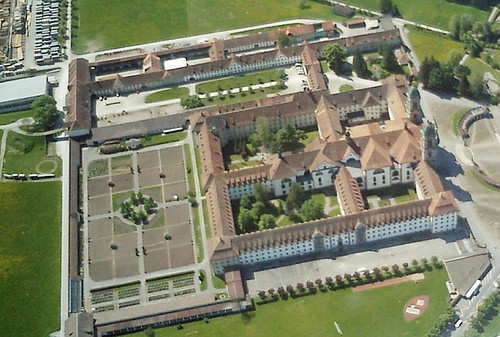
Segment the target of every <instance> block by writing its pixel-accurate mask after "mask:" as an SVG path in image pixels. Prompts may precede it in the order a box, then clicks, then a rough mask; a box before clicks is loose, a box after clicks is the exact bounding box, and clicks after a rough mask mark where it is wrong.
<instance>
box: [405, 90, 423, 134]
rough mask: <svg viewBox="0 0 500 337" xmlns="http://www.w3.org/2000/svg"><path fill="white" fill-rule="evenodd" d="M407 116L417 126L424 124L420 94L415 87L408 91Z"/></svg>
mask: <svg viewBox="0 0 500 337" xmlns="http://www.w3.org/2000/svg"><path fill="white" fill-rule="evenodd" d="M405 95H406V103H405V108H406V114H407V115H408V117H410V120H411V121H412V122H413V123H414V124H417V125H420V124H422V118H423V115H424V114H423V112H422V108H421V107H420V93H419V92H418V89H417V88H416V87H415V86H413V85H412V86H410V87H409V88H408V90H407V91H406V94H405Z"/></svg>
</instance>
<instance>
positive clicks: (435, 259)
mask: <svg viewBox="0 0 500 337" xmlns="http://www.w3.org/2000/svg"><path fill="white" fill-rule="evenodd" d="M431 262H432V265H433V266H434V268H439V265H440V264H439V259H438V257H437V256H435V255H433V256H432V257H431Z"/></svg>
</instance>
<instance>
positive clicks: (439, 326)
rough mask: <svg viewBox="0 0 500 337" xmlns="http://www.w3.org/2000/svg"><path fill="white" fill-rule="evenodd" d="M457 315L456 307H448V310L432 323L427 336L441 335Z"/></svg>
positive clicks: (437, 336)
mask: <svg viewBox="0 0 500 337" xmlns="http://www.w3.org/2000/svg"><path fill="white" fill-rule="evenodd" d="M453 317H455V309H453V308H452V307H447V308H446V310H445V311H444V312H443V313H442V314H441V315H439V317H438V318H437V320H436V321H435V322H434V324H433V325H432V328H431V329H430V330H429V332H428V333H427V335H426V336H427V337H440V336H441V331H442V330H443V328H444V327H445V326H446V324H448V323H449V322H450V321H451V320H452V319H453Z"/></svg>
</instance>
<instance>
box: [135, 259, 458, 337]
mask: <svg viewBox="0 0 500 337" xmlns="http://www.w3.org/2000/svg"><path fill="white" fill-rule="evenodd" d="M332 276H334V275H332ZM447 279H448V276H447V274H446V271H445V270H444V268H443V269H440V270H436V271H433V272H427V273H425V280H423V281H421V282H418V283H415V282H406V283H401V284H398V285H393V286H387V287H384V288H379V289H375V290H370V291H363V292H357V293H353V292H352V289H350V288H347V289H343V290H337V291H327V292H326V293H322V292H318V293H317V294H315V295H310V296H306V297H300V298H297V299H291V298H290V299H288V300H287V301H283V300H280V301H278V302H275V303H269V304H266V305H259V306H257V308H256V311H254V312H249V313H248V315H247V317H246V318H245V317H244V316H243V315H241V314H240V315H230V316H226V317H222V318H218V319H213V320H209V322H208V323H205V322H203V321H198V322H193V323H189V324H183V327H184V328H183V329H182V330H177V327H176V326H173V327H168V328H163V329H158V330H155V333H156V334H155V336H156V337H166V336H168V337H175V336H183V337H184V336H186V335H190V334H193V335H194V334H195V335H196V336H241V337H244V336H252V337H253V336H266V337H273V336H276V337H278V336H290V337H295V336H297V337H299V336H300V337H301V336H308V337H315V336H318V337H319V336H321V337H324V336H339V335H338V333H337V331H336V329H335V327H334V322H337V323H338V324H339V326H340V328H341V329H342V332H343V336H345V337H359V336H363V337H379V336H384V337H401V336H405V337H422V336H425V335H426V334H427V332H428V331H429V329H430V328H431V326H432V324H433V323H434V321H435V319H436V318H437V317H438V316H439V315H440V314H441V313H442V312H443V311H444V310H445V308H446V307H447V303H446V298H447V295H448V293H447V291H446V286H445V281H446V280H447ZM418 295H429V296H430V302H429V307H428V309H427V311H426V312H425V313H424V314H423V315H422V316H421V317H419V318H417V319H415V320H413V321H411V322H405V320H404V318H403V309H404V308H403V307H404V304H405V303H406V301H408V300H409V299H411V298H413V297H415V296H418ZM195 331H196V332H195ZM132 336H144V333H137V334H133V335H132Z"/></svg>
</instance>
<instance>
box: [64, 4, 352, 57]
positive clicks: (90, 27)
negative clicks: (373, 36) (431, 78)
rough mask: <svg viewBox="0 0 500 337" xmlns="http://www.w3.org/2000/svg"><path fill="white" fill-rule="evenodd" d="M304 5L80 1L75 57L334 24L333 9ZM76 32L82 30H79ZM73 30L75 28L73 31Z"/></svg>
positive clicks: (74, 49) (73, 41)
mask: <svg viewBox="0 0 500 337" xmlns="http://www.w3.org/2000/svg"><path fill="white" fill-rule="evenodd" d="M300 2H301V1H300V0H286V1H285V0H253V1H244V0H148V1H136V0H106V1H102V0H77V1H76V2H75V3H76V6H77V8H78V9H77V11H76V14H77V19H78V20H77V21H78V23H79V28H78V27H77V30H76V31H75V34H76V36H74V38H73V40H72V43H73V47H72V48H73V52H75V53H77V54H81V53H85V52H90V51H96V50H104V49H111V48H117V47H123V46H128V45H134V44H140V43H145V42H153V41H159V40H166V39H171V38H175V37H181V36H190V35H197V34H202V33H209V32H214V31H220V30H227V29H231V28H240V27H249V26H254V25H258V24H263V23H269V22H275V21H283V20H289V19H295V18H319V19H334V18H335V19H336V20H338V21H343V20H344V18H342V17H339V16H336V15H334V14H333V12H332V9H331V7H330V6H326V5H320V4H318V3H315V2H312V1H305V5H306V7H307V8H305V9H300V8H299V4H300ZM77 26H78V24H77ZM73 29H74V28H73Z"/></svg>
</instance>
